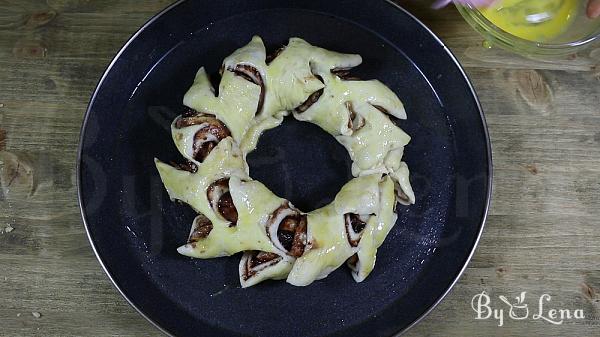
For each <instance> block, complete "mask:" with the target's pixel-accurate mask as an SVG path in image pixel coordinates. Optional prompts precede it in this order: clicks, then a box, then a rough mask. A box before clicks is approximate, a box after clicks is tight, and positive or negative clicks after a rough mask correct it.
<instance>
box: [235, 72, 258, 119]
mask: <svg viewBox="0 0 600 337" xmlns="http://www.w3.org/2000/svg"><path fill="white" fill-rule="evenodd" d="M229 71H233V72H234V73H235V74H236V75H238V76H241V77H243V78H244V79H246V80H248V81H250V82H252V83H254V84H256V85H258V86H259V87H260V96H259V97H258V106H257V107H256V114H258V113H259V112H261V111H262V108H263V104H264V102H265V82H264V81H263V78H262V75H261V74H260V71H258V69H256V68H255V67H253V66H251V65H248V64H238V65H236V66H235V68H233V69H229Z"/></svg>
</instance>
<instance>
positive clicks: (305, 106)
mask: <svg viewBox="0 0 600 337" xmlns="http://www.w3.org/2000/svg"><path fill="white" fill-rule="evenodd" d="M324 90H325V88H322V89H319V90H317V91H315V92H313V93H312V94H310V96H308V98H307V99H306V101H304V103H302V104H300V105H299V106H298V107H296V108H295V109H294V111H295V112H297V113H303V112H304V111H306V110H308V109H309V108H310V107H311V106H312V105H313V104H315V103H317V101H318V100H319V98H321V95H323V91H324Z"/></svg>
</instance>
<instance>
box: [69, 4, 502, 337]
mask: <svg viewBox="0 0 600 337" xmlns="http://www.w3.org/2000/svg"><path fill="white" fill-rule="evenodd" d="M186 1H188V0H177V1H175V2H174V3H172V4H170V5H168V6H167V7H165V8H164V9H162V10H161V11H160V12H158V13H156V14H155V15H153V16H152V17H151V18H150V19H148V21H146V22H145V23H144V24H143V25H142V26H141V27H140V28H138V29H137V30H136V31H135V33H133V34H132V35H131V36H130V37H129V38H128V39H127V41H126V42H125V43H124V44H123V46H122V47H121V48H120V49H119V51H118V52H117V53H116V54H115V56H114V57H113V58H112V59H111V61H110V63H109V64H108V66H107V67H106V68H105V70H104V72H103V73H102V76H101V77H100V79H99V80H98V82H97V83H96V86H95V88H94V91H93V94H92V96H91V98H90V100H89V102H88V106H87V108H86V111H85V114H84V116H83V122H82V124H81V128H80V131H79V142H78V145H77V158H76V165H75V171H76V185H77V204H78V206H79V212H80V214H81V219H82V220H83V225H84V228H85V232H86V236H87V238H88V241H89V243H90V245H91V247H92V250H93V252H94V255H95V257H96V259H97V260H98V262H99V263H100V266H101V267H102V270H103V271H104V274H106V276H107V277H108V279H109V280H110V282H111V283H112V286H113V287H114V288H115V289H117V291H118V292H119V294H120V295H121V296H122V297H123V298H124V299H125V300H126V301H127V303H128V304H129V305H130V306H131V307H132V308H134V309H135V310H136V311H137V312H138V314H140V315H141V316H142V317H143V318H145V319H146V320H147V321H148V322H150V323H151V324H152V325H154V327H156V328H157V329H158V330H159V331H161V332H162V333H164V334H165V335H167V336H175V334H173V333H172V332H170V331H168V330H166V329H165V328H163V327H162V326H161V325H160V324H158V323H157V322H155V321H154V320H153V319H152V318H150V317H149V316H148V315H146V313H144V312H143V311H142V309H140V308H139V307H138V306H137V305H136V304H135V303H133V302H132V301H131V299H130V298H129V297H128V296H127V295H126V294H125V292H124V291H123V290H122V289H121V287H119V285H118V284H117V282H116V281H115V279H114V277H113V275H112V274H111V273H110V272H109V270H108V268H107V266H106V264H105V263H104V261H103V260H102V258H101V257H100V254H99V253H98V250H97V248H96V245H95V244H94V240H93V238H92V234H91V231H90V228H89V225H88V222H87V217H86V213H85V210H84V206H83V203H82V197H83V196H82V188H81V163H82V161H81V158H82V155H83V141H84V138H85V131H86V129H87V123H88V120H89V116H90V115H91V110H92V106H93V104H94V102H95V100H96V97H97V95H98V92H99V90H100V87H101V86H102V84H103V83H104V81H105V79H106V77H107V76H108V74H109V73H110V71H111V70H112V68H113V66H114V65H115V63H116V62H117V61H118V60H119V58H120V57H121V55H122V54H123V53H124V52H125V50H126V49H127V48H128V47H129V45H130V44H131V43H132V42H133V41H134V40H135V39H136V38H137V37H138V36H139V35H140V34H141V33H142V32H143V31H144V30H146V29H147V28H148V27H149V26H150V25H152V24H153V23H154V22H155V21H156V20H158V19H159V18H160V17H162V16H163V15H165V14H166V13H168V12H169V11H171V10H172V9H173V8H175V7H177V6H179V5H180V4H182V3H183V2H186ZM381 1H383V2H386V3H388V4H389V5H391V6H392V7H394V9H395V10H399V11H401V12H403V13H404V14H405V15H407V16H408V17H409V18H410V19H412V20H413V21H414V22H415V23H417V24H418V25H419V26H421V28H423V29H424V30H425V31H426V32H427V33H428V34H429V35H430V36H431V37H432V38H433V39H434V40H435V41H436V42H437V43H438V44H439V45H440V46H441V47H442V48H443V49H444V52H446V54H447V55H448V56H449V57H450V59H451V60H452V62H453V63H454V64H455V66H456V67H457V69H458V71H459V72H460V74H461V75H462V77H463V79H464V80H465V82H466V84H467V87H468V88H469V91H470V92H471V95H472V97H473V98H474V100H475V106H476V107H477V110H478V111H479V116H480V118H481V124H482V126H483V133H484V138H485V149H486V157H487V167H488V169H487V174H488V179H487V181H486V183H487V186H486V202H485V207H484V210H483V214H482V217H481V221H480V224H479V229H478V231H477V235H476V237H475V240H474V242H473V247H472V248H471V250H470V252H469V254H468V255H467V257H466V259H465V260H464V262H463V264H462V267H461V269H460V270H459V271H458V273H457V274H456V276H455V277H454V278H453V280H452V282H451V283H450V284H449V285H448V287H447V288H446V289H445V290H444V292H443V293H442V294H441V295H440V296H439V297H438V298H437V299H436V300H435V301H434V302H433V303H432V304H431V305H430V306H429V307H428V308H427V309H426V310H425V311H424V312H423V313H422V314H421V315H420V316H419V317H418V318H417V319H415V320H414V321H412V322H411V323H410V324H409V325H407V326H405V327H404V328H402V329H401V330H399V331H396V332H395V333H394V336H399V335H402V334H404V333H406V332H407V331H408V330H410V329H411V328H413V327H414V326H416V325H417V324H418V323H420V322H421V321H422V320H423V319H425V317H427V316H428V315H429V314H430V313H431V312H432V311H433V310H434V309H435V308H436V307H437V306H438V305H439V304H440V303H441V302H442V301H443V300H444V299H445V298H446V296H447V295H448V294H449V293H450V292H451V291H452V289H453V288H454V286H455V285H456V283H458V281H459V280H460V278H461V276H462V275H463V274H464V272H465V270H466V269H467V267H468V265H469V263H470V261H471V259H472V257H473V255H474V254H475V250H476V249H477V246H478V245H479V241H480V239H481V236H482V234H483V230H484V228H485V223H486V221H487V217H488V215H489V210H490V205H491V201H492V190H493V173H494V168H493V159H492V146H491V140H490V135H489V130H488V124H487V121H486V119H485V115H484V112H483V108H482V107H481V102H480V101H479V97H478V96H477V93H476V91H475V88H474V87H473V84H472V82H471V80H470V78H469V76H468V75H467V74H466V72H465V70H464V68H463V67H462V65H461V64H460V62H459V61H458V59H457V58H456V56H455V55H454V53H452V51H451V50H450V48H448V46H446V44H445V43H444V42H443V41H442V40H441V39H440V38H439V37H438V36H437V35H436V34H435V33H434V32H433V31H432V30H431V29H430V28H429V27H427V26H426V25H425V24H424V23H423V22H422V21H421V20H419V19H418V18H417V17H415V16H414V15H413V14H412V13H410V12H409V11H408V10H406V9H404V8H403V7H402V6H400V5H399V4H397V3H395V2H394V1H393V0H381Z"/></svg>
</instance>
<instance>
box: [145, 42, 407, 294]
mask: <svg viewBox="0 0 600 337" xmlns="http://www.w3.org/2000/svg"><path fill="white" fill-rule="evenodd" d="M361 62H362V59H361V57H360V55H351V54H341V53H336V52H332V51H329V50H325V49H322V48H319V47H315V46H312V45H310V44H308V43H307V42H306V41H304V40H302V39H299V38H291V39H290V40H289V43H288V45H287V46H286V47H284V48H281V49H279V50H278V51H276V52H275V53H274V55H270V56H269V57H268V56H267V54H266V52H265V46H264V44H263V41H262V40H261V38H260V37H258V36H255V37H253V38H252V40H251V41H250V43H249V44H248V45H246V46H244V47H242V48H240V49H238V50H236V51H235V52H234V53H233V54H231V55H230V56H229V57H227V58H226V59H225V60H224V62H223V65H222V67H221V81H220V84H219V90H218V95H216V94H215V90H214V89H213V87H212V85H211V83H210V81H209V79H208V76H207V74H206V72H205V70H204V68H200V70H198V72H197V74H196V77H195V80H194V84H193V85H192V87H191V88H190V89H189V90H188V92H187V93H186V94H185V97H184V99H183V103H184V105H185V106H187V107H188V110H186V112H184V113H183V114H182V115H181V116H178V117H177V118H175V120H174V121H173V123H172V124H171V131H172V136H173V141H174V142H175V145H176V146H177V149H178V150H179V152H180V153H181V154H182V155H183V156H184V157H185V158H186V159H187V162H186V164H183V165H176V166H175V167H174V166H171V165H168V164H165V163H163V162H161V161H159V160H158V159H155V163H156V167H157V169H158V172H159V173H160V177H161V179H162V181H163V184H164V186H165V188H166V190H167V192H168V193H169V196H170V198H171V199H172V200H180V201H181V202H184V203H186V204H188V205H190V206H191V207H192V208H193V209H194V210H195V211H196V212H197V213H198V216H197V217H196V218H195V219H194V221H193V224H192V229H191V232H190V235H189V238H188V242H187V243H186V244H185V245H183V246H181V247H179V248H178V249H177V250H178V252H179V253H181V254H183V255H186V256H190V257H195V258H203V259H205V258H214V257H219V256H229V255H233V254H236V253H238V252H244V254H243V256H242V259H241V261H240V265H239V273H240V283H241V285H242V287H249V286H252V285H255V284H257V283H259V282H262V281H263V280H266V279H287V282H289V283H290V284H293V285H297V286H305V285H308V284H310V283H312V282H313V281H315V280H318V279H322V278H324V277H326V276H327V275H328V274H329V273H330V272H331V271H333V270H335V269H337V268H338V267H339V266H341V265H342V264H344V262H346V263H347V265H348V266H349V267H350V269H351V270H352V276H353V277H354V279H355V280H356V281H357V282H361V281H363V280H364V279H365V278H366V277H367V276H368V275H369V273H370V272H371V271H372V270H373V268H374V266H375V258H376V252H377V248H379V246H380V245H381V244H382V243H383V241H384V239H385V237H386V236H387V234H388V233H389V231H390V230H391V228H392V227H393V226H394V224H395V222H396V218H397V215H396V213H395V206H396V202H400V203H402V204H407V205H408V204H413V203H414V202H415V197H414V193H413V191H412V188H411V186H410V182H409V171H408V167H407V166H406V164H405V163H404V162H402V155H403V149H404V146H405V145H407V144H408V142H409V141H410V137H409V136H408V135H407V134H406V133H404V131H402V130H401V129H400V128H399V127H398V126H396V125H395V124H394V123H393V122H392V121H391V120H390V118H389V117H388V115H392V116H394V117H396V118H401V119H405V118H406V113H405V111H404V107H403V105H402V102H400V100H399V99H398V97H397V96H396V94H394V92H392V91H391V90H390V89H389V88H388V87H386V86H385V85H384V84H382V83H381V82H379V81H377V80H370V81H361V80H358V79H355V78H352V77H350V76H349V70H350V69H351V68H353V67H355V66H357V65H359V64H360V63H361ZM290 113H292V114H293V116H294V117H295V118H297V119H299V120H303V121H309V122H312V123H314V124H316V125H318V126H320V127H321V128H322V129H323V130H325V131H327V132H328V133H330V134H331V135H333V136H334V137H335V138H336V139H337V140H338V141H339V142H340V143H341V144H342V145H343V146H344V147H345V148H346V149H347V150H348V153H349V155H350V157H351V159H352V161H353V164H352V174H353V175H354V176H355V178H353V179H352V180H350V181H349V182H348V183H347V184H346V185H344V186H343V187H342V189H341V190H340V191H339V193H338V194H337V195H336V197H335V200H334V201H333V202H332V203H331V204H329V205H327V206H325V207H323V208H320V209H317V210H315V211H312V212H309V213H304V212H302V211H300V210H298V209H297V208H295V207H294V206H293V205H292V204H291V203H290V202H289V201H287V200H285V199H282V198H280V197H278V196H276V195H275V194H273V193H272V192H271V191H270V190H269V189H267V188H266V187H265V186H264V185H263V184H262V183H260V182H259V181H256V180H252V179H251V178H250V177H249V175H248V165H247V163H246V160H245V158H246V155H247V154H248V153H249V152H250V151H252V150H253V149H254V148H255V147H256V145H257V142H258V138H259V137H260V135H261V133H262V132H263V131H265V130H267V129H270V128H274V127H276V126H278V125H279V124H281V122H282V121H283V117H284V116H286V115H289V114H290Z"/></svg>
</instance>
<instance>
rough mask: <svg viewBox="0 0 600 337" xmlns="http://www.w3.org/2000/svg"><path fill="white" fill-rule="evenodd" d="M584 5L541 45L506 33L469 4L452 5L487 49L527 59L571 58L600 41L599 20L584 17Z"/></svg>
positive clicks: (584, 2) (582, 3)
mask: <svg viewBox="0 0 600 337" xmlns="http://www.w3.org/2000/svg"><path fill="white" fill-rule="evenodd" d="M586 3H587V1H583V0H582V1H581V6H579V7H580V8H577V9H576V11H575V13H574V18H573V19H572V22H571V23H570V26H569V28H568V29H566V31H565V32H563V33H562V34H560V35H559V36H557V37H555V38H553V39H551V40H548V41H544V42H536V41H531V40H526V39H523V38H520V37H518V36H515V35H513V34H510V33H508V32H506V31H505V30H503V29H501V28H499V27H498V26H496V25H495V24H493V23H492V22H491V21H490V20H488V19H487V18H486V17H485V16H484V15H483V14H482V12H481V11H480V10H479V9H478V8H477V7H475V6H473V5H471V4H468V3H457V2H455V5H456V8H457V9H458V11H459V12H460V14H461V15H462V16H463V18H464V19H465V20H466V21H467V22H468V23H469V24H470V25H471V26H472V27H473V28H474V29H475V30H476V31H477V32H479V33H480V34H481V35H482V36H483V37H484V38H485V42H484V43H485V44H486V45H487V46H489V47H493V46H498V47H501V48H504V49H507V50H509V51H512V52H515V53H518V54H521V55H524V56H527V57H530V58H543V57H547V56H550V57H552V56H565V55H569V54H573V53H576V52H578V51H580V50H582V49H585V48H587V47H589V46H590V45H593V44H595V43H598V42H599V41H600V18H597V19H590V18H588V17H587V16H586V14H585V9H586Z"/></svg>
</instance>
